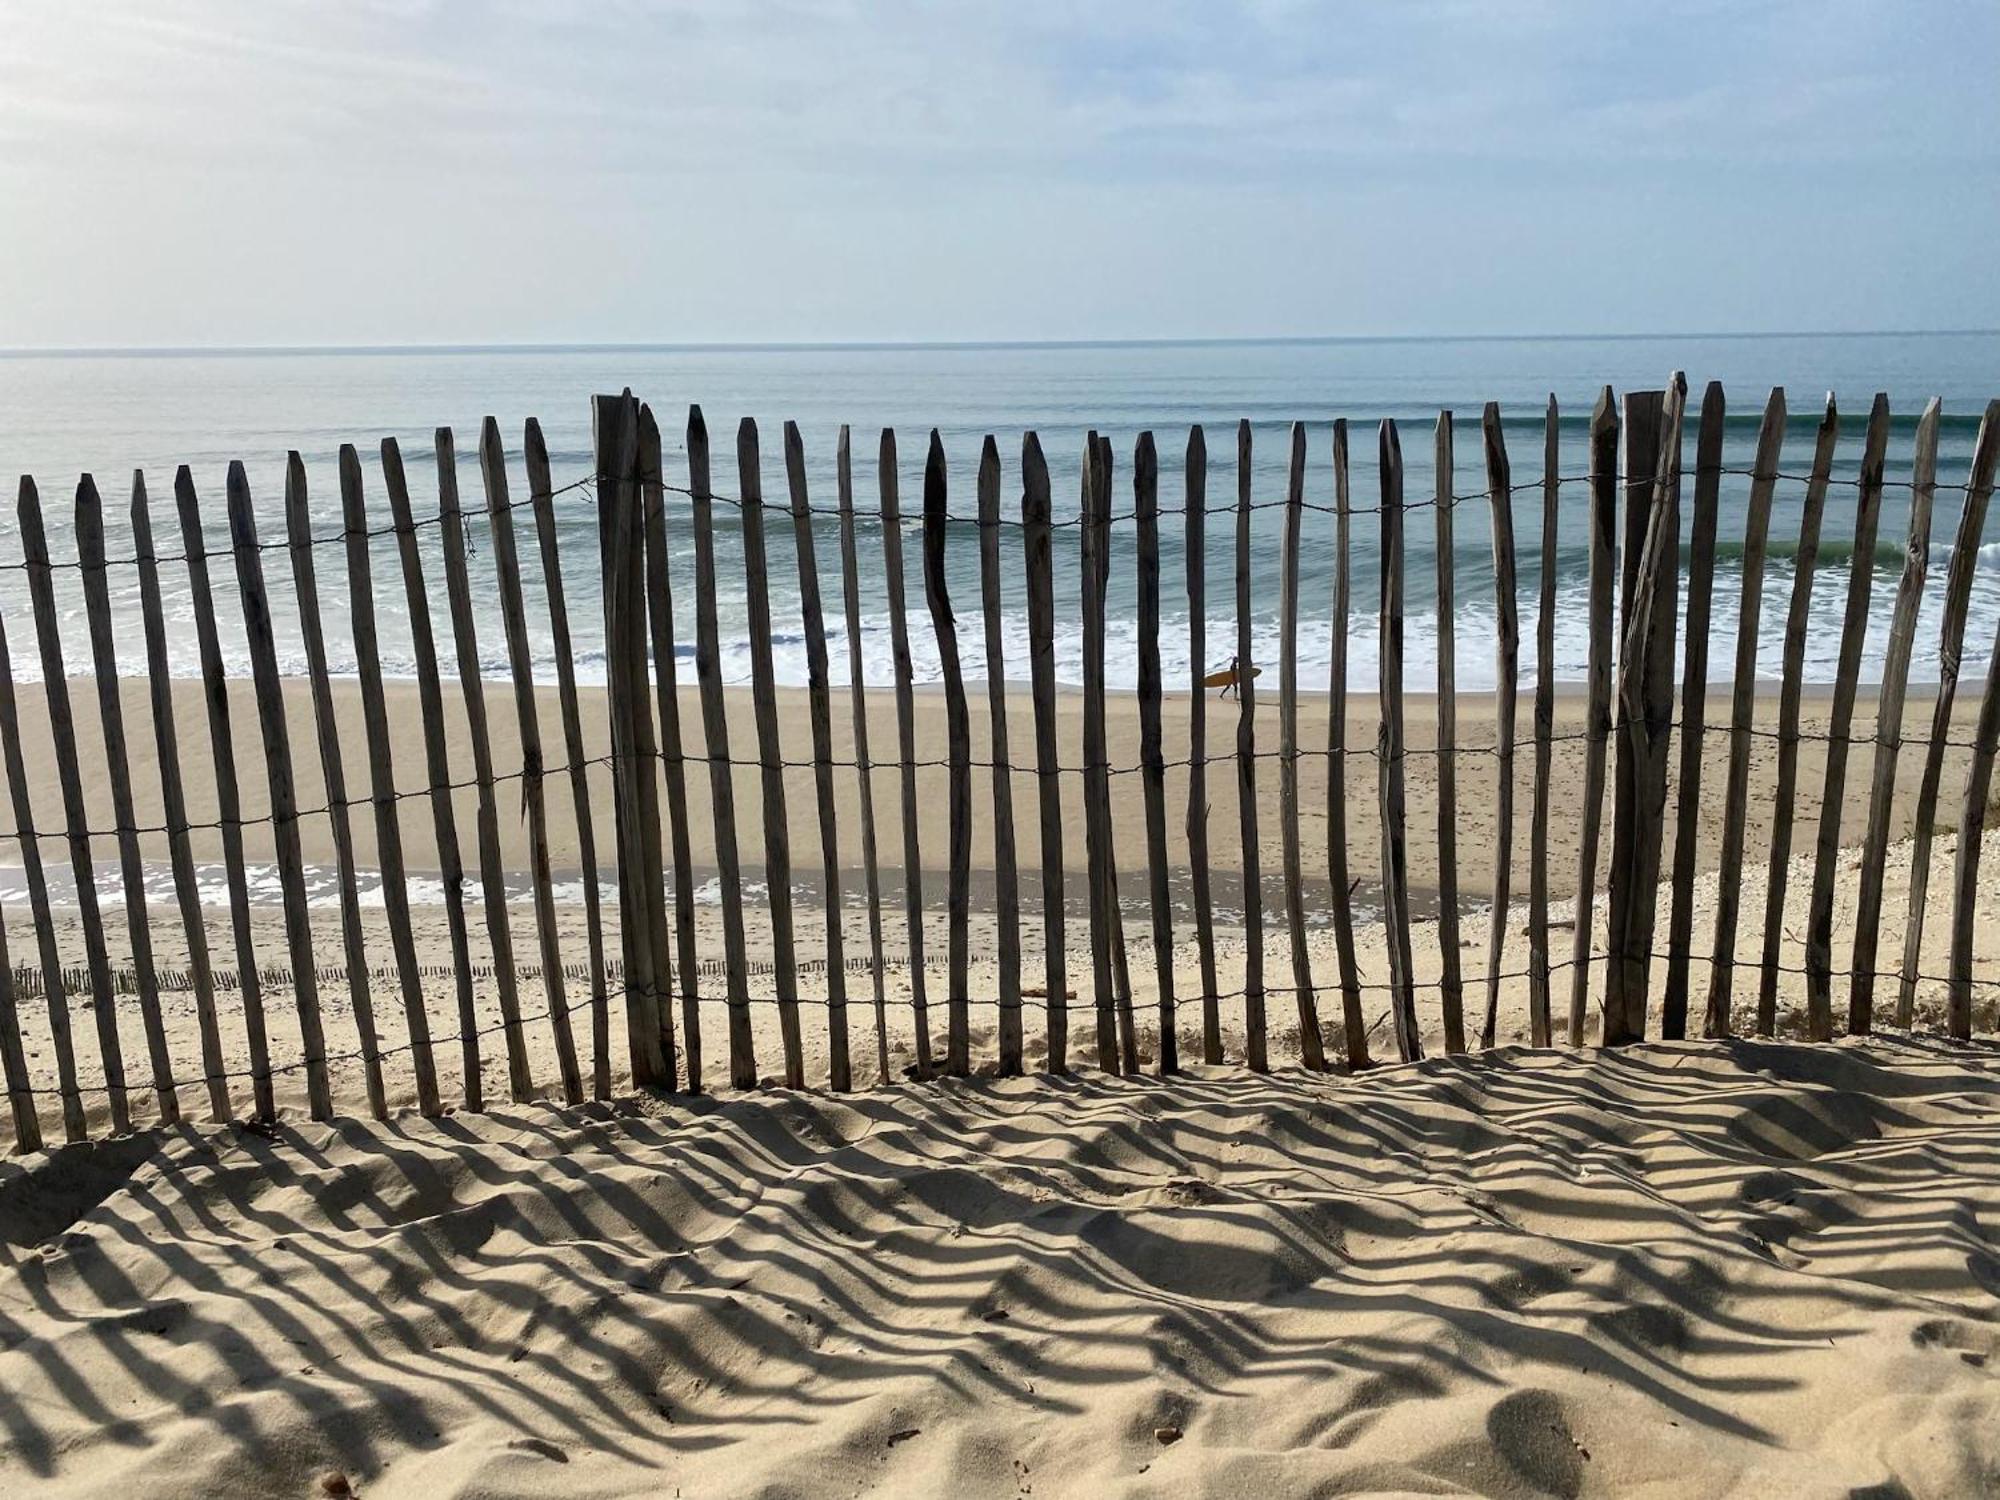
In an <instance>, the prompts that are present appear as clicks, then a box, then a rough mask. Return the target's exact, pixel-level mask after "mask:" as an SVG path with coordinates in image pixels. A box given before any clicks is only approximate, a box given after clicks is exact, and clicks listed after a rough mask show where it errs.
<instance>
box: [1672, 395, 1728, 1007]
mask: <svg viewBox="0 0 2000 1500" xmlns="http://www.w3.org/2000/svg"><path fill="white" fill-rule="evenodd" d="M1723 420H1724V406H1723V396H1722V382H1720V381H1718V380H1711V381H1710V382H1709V383H1708V388H1707V390H1705V391H1704V392H1703V393H1702V398H1701V430H1700V433H1699V435H1698V436H1697V437H1696V439H1695V460H1694V521H1693V528H1692V532H1691V535H1690V540H1689V544H1688V545H1689V551H1688V596H1687V646H1686V649H1685V665H1684V667H1683V670H1682V673H1681V729H1680V737H1681V747H1680V749H1681V758H1680V781H1679V783H1678V785H1677V787H1676V788H1675V792H1674V796H1675V799H1676V805H1675V809H1674V813H1675V823H1674V875H1673V891H1674V897H1673V908H1672V910H1671V911H1670V912H1669V913H1668V916H1667V987H1666V991H1665V993H1664V994H1663V995H1662V996H1661V999H1660V1036H1661V1038H1662V1039H1663V1040H1666V1041H1670V1042H1677V1041H1680V1040H1681V1039H1682V1038H1684V1037H1685V1036H1686V1035H1687V1011H1688V961H1689V958H1690V956H1691V950H1692V948H1693V943H1692V935H1693V932H1694V861H1695V852H1696V849H1695V845H1696V840H1697V837H1698V834H1697V823H1698V817H1699V813H1700V810H1701V762H1702V751H1703V748H1704V745H1705V741H1706V736H1707V726H1708V632H1709V621H1710V615H1711V611H1710V598H1711V594H1712V592H1713V589H1714V586H1715V530H1716V520H1717V512H1718V510H1719V501H1720V496H1721V488H1722V434H1723Z"/></svg>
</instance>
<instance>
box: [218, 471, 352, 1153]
mask: <svg viewBox="0 0 2000 1500" xmlns="http://www.w3.org/2000/svg"><path fill="white" fill-rule="evenodd" d="M227 494H228V499H229V537H230V541H231V542H232V543H233V544H234V546H235V550H236V587H237V591H238V592H239V594H240V595H241V597H242V600H243V633H244V636H245V638H246V639H247V641H248V644H249V647H250V670H251V674H252V677H253V679H254V681H255V683H256V689H257V726H258V729H259V730H260V732H261V733H262V735H263V739H264V764H265V767H266V769H267V770H268V771H269V773H270V777H271V834H272V840H273V842H275V843H276V845H277V852H278V886H279V889H280V891H281V893H282V898H283V902H284V908H285V946H286V949H287V951H288V952H289V953H290V955H291V960H292V991H293V999H294V1001H295V1002H296V1004H297V1006H298V1019H299V1042H300V1045H301V1047H302V1048H303V1049H304V1052H305V1070H306V1100H307V1105H308V1107H309V1109H310V1110H311V1112H312V1117H313V1118H314V1119H315V1120H325V1119H330V1118H332V1116H333V1091H332V1088H331V1086H330V1083H329V1080H328V1077H327V1061H326V1036H325V1033H324V1032H323V1030H322V1029H321V1025H320V1013H319V982H318V979H317V977H316V972H315V965H314V962H313V935H312V916H311V913H310V912H309V911H308V910H307V908H306V880H305V861H304V857H303V854H302V852H301V849H300V845H299V808H298V798H297V796H296V794H295V792H294V790H293V785H292V745H291V736H290V734H289V732H288V731H287V729H286V727H285V685H284V681H283V679H282V678H280V677H279V676H278V643H277V637H276V635H275V633H274V632H273V630H272V624H271V601H270V597H269V595H268V594H267V593H266V591H265V588H264V557H263V548H262V547H261V546H260V545H259V543H258V540H257V513H256V510H255V508H254V507H253V505H252V503H251V499H250V477H249V475H248V474H247V473H245V472H244V469H243V465H242V464H241V463H240V462H239V463H232V464H230V466H229V482H228V490H227Z"/></svg>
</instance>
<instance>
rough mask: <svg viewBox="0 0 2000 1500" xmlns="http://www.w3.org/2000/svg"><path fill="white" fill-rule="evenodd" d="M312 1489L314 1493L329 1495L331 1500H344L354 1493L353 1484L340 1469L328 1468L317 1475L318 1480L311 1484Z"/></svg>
mask: <svg viewBox="0 0 2000 1500" xmlns="http://www.w3.org/2000/svg"><path fill="white" fill-rule="evenodd" d="M313 1491H314V1493H316V1494H320V1495H326V1496H330V1497H332V1500H345V1497H347V1496H350V1495H352V1494H353V1493H354V1484H353V1481H351V1480H350V1479H349V1478H348V1477H347V1475H346V1474H345V1473H343V1472H342V1471H341V1470H339V1469H328V1470H327V1471H326V1472H325V1473H324V1474H322V1475H320V1476H319V1482H318V1483H317V1484H316V1485H314V1486H313Z"/></svg>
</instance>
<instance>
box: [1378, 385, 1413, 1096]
mask: <svg viewBox="0 0 2000 1500" xmlns="http://www.w3.org/2000/svg"><path fill="white" fill-rule="evenodd" d="M1377 450H1378V454H1379V460H1378V461H1379V465H1380V470H1381V479H1382V613H1381V649H1380V676H1379V679H1378V684H1377V685H1378V687H1379V689H1380V693H1381V705H1382V717H1381V721H1380V725H1379V727H1378V728H1377V731H1376V736H1375V763H1376V769H1377V788H1378V792H1379V795H1380V799H1381V817H1382V896H1383V899H1382V920H1383V924H1384V926H1385V927H1386V929H1387V937H1388V942H1389V1020H1390V1024H1391V1026H1392V1028H1393V1030H1394V1034H1395V1038H1396V1055H1397V1056H1399V1057H1400V1058H1402V1060H1403V1061H1404V1062H1414V1061H1415V1060H1416V1059H1418V1058H1420V1057H1422V1056H1423V1055H1424V1048H1423V1040H1422V1036H1421V1033H1420V1032H1419V1030H1418V1025H1417V991H1416V975H1415V973H1414V972H1413V965H1412V962H1411V958H1410V885H1409V854H1408V850H1407V848H1406V846H1405V842H1404V841H1405V838H1406V826H1405V823H1404V815H1403V445H1402V439H1401V438H1400V437H1399V436H1398V435H1397V432H1396V424H1395V422H1394V420H1393V419H1392V420H1389V421H1385V422H1383V423H1382V426H1381V431H1380V433H1379V437H1378V443H1377Z"/></svg>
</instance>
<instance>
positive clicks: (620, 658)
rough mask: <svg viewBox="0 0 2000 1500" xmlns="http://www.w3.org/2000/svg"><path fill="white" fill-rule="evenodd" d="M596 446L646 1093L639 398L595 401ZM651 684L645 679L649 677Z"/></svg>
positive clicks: (620, 815)
mask: <svg viewBox="0 0 2000 1500" xmlns="http://www.w3.org/2000/svg"><path fill="white" fill-rule="evenodd" d="M591 429H592V446H593V450H594V452H595V455H596V469H597V506H598V515H597V536H598V548H599V556H600V560H601V562H602V565H603V578H604V666H605V683H606V697H607V699H608V700H609V706H610V720H611V723H610V729H611V757H612V770H611V781H612V787H613V791H614V795H613V798H612V801H613V804H614V807H615V810H616V818H617V828H618V840H617V842H618V936H619V947H620V950H621V953H622V956H623V959H624V971H625V972H624V979H625V983H624V990H625V1029H626V1036H627V1038H628V1041H629V1043H630V1050H631V1057H632V1082H633V1083H634V1084H635V1085H637V1086H639V1087H645V1086H646V1085H648V1084H654V1083H658V1082H660V1081H662V1075H663V1074H664V1073H665V1070H666V1060H665V1058H664V1057H663V1056H662V1055H661V1053H660V1049H659V1037H660V1007H661V996H662V994H663V993H664V986H662V985H660V984H659V983H658V982H657V976H656V975H655V974H654V972H653V954H654V951H655V948H654V944H653V941H652V934H651V933H650V932H649V931H648V930H647V928H648V918H649V915H650V912H651V906H650V903H649V902H648V901H647V899H646V875H645V847H644V839H643V837H642V834H641V831H640V827H639V824H640V820H641V802H640V789H639V780H640V778H641V777H642V776H643V777H650V776H651V775H652V774H653V767H652V764H651V761H650V759H648V760H646V761H644V762H642V761H641V760H640V759H639V756H638V747H637V736H636V726H635V721H636V718H637V714H636V713H635V710H634V708H633V704H632V673H631V670H630V663H629V660H628V658H629V655H630V651H631V647H632V644H633V642H634V641H635V640H636V641H638V642H640V643H641V644H640V650H641V651H642V652H643V650H644V645H643V641H644V636H643V634H639V633H636V632H635V631H634V630H633V628H632V623H631V616H632V614H633V611H634V606H635V601H634V599H633V597H632V595H633V585H632V580H631V574H632V569H631V567H630V565H629V563H628V560H627V557H626V552H627V551H628V549H629V547H630V545H631V541H630V538H631V533H632V531H633V527H632V525H631V512H632V510H633V508H634V507H635V505H636V504H637V494H638V488H639V413H638V404H637V403H636V402H635V401H634V400H633V399H632V393H631V392H630V391H626V392H625V393H624V394H622V395H618V396H594V397H592V398H591ZM641 680H643V673H642V679H641Z"/></svg>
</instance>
